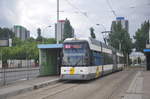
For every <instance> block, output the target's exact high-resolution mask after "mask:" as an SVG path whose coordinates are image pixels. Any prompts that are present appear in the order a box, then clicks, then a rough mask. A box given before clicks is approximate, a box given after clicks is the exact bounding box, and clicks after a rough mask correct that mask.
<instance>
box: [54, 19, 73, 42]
mask: <svg viewBox="0 0 150 99" xmlns="http://www.w3.org/2000/svg"><path fill="white" fill-rule="evenodd" d="M66 21H68V20H67V19H66V20H59V21H58V24H57V23H56V24H55V39H56V40H58V41H62V40H64V25H65V22H66ZM57 25H58V27H57ZM57 28H58V29H57ZM57 31H58V32H57ZM72 33H73V34H72V37H74V29H73V28H72Z"/></svg>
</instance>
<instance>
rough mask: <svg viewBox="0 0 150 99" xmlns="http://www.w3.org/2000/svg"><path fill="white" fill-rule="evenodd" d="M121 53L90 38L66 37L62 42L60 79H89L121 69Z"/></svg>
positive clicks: (122, 64) (122, 58)
mask: <svg viewBox="0 0 150 99" xmlns="http://www.w3.org/2000/svg"><path fill="white" fill-rule="evenodd" d="M123 60H124V57H123V54H122V53H120V52H118V51H116V50H115V49H114V48H112V47H110V46H108V45H106V44H104V43H102V42H100V41H97V40H95V39H92V38H68V39H66V40H65V41H64V43H63V55H62V66H61V75H60V78H61V79H62V80H90V79H94V78H98V77H100V76H103V75H106V74H109V73H113V72H116V71H119V70H122V69H123V66H124V63H123Z"/></svg>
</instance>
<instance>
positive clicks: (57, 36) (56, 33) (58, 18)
mask: <svg viewBox="0 0 150 99" xmlns="http://www.w3.org/2000/svg"><path fill="white" fill-rule="evenodd" d="M58 22H59V0H57V31H56V40H57V44H59V41H58V28H59V27H58Z"/></svg>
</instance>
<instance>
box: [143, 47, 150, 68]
mask: <svg viewBox="0 0 150 99" xmlns="http://www.w3.org/2000/svg"><path fill="white" fill-rule="evenodd" d="M144 53H145V55H146V69H147V70H150V49H144Z"/></svg>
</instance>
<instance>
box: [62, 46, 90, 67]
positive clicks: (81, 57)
mask: <svg viewBox="0 0 150 99" xmlns="http://www.w3.org/2000/svg"><path fill="white" fill-rule="evenodd" d="M87 49H88V47H87V44H86V43H85V44H78V43H75V44H64V50H63V63H62V65H63V66H85V65H87V64H88V56H89V55H88V54H87V52H88V50H87Z"/></svg>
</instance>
